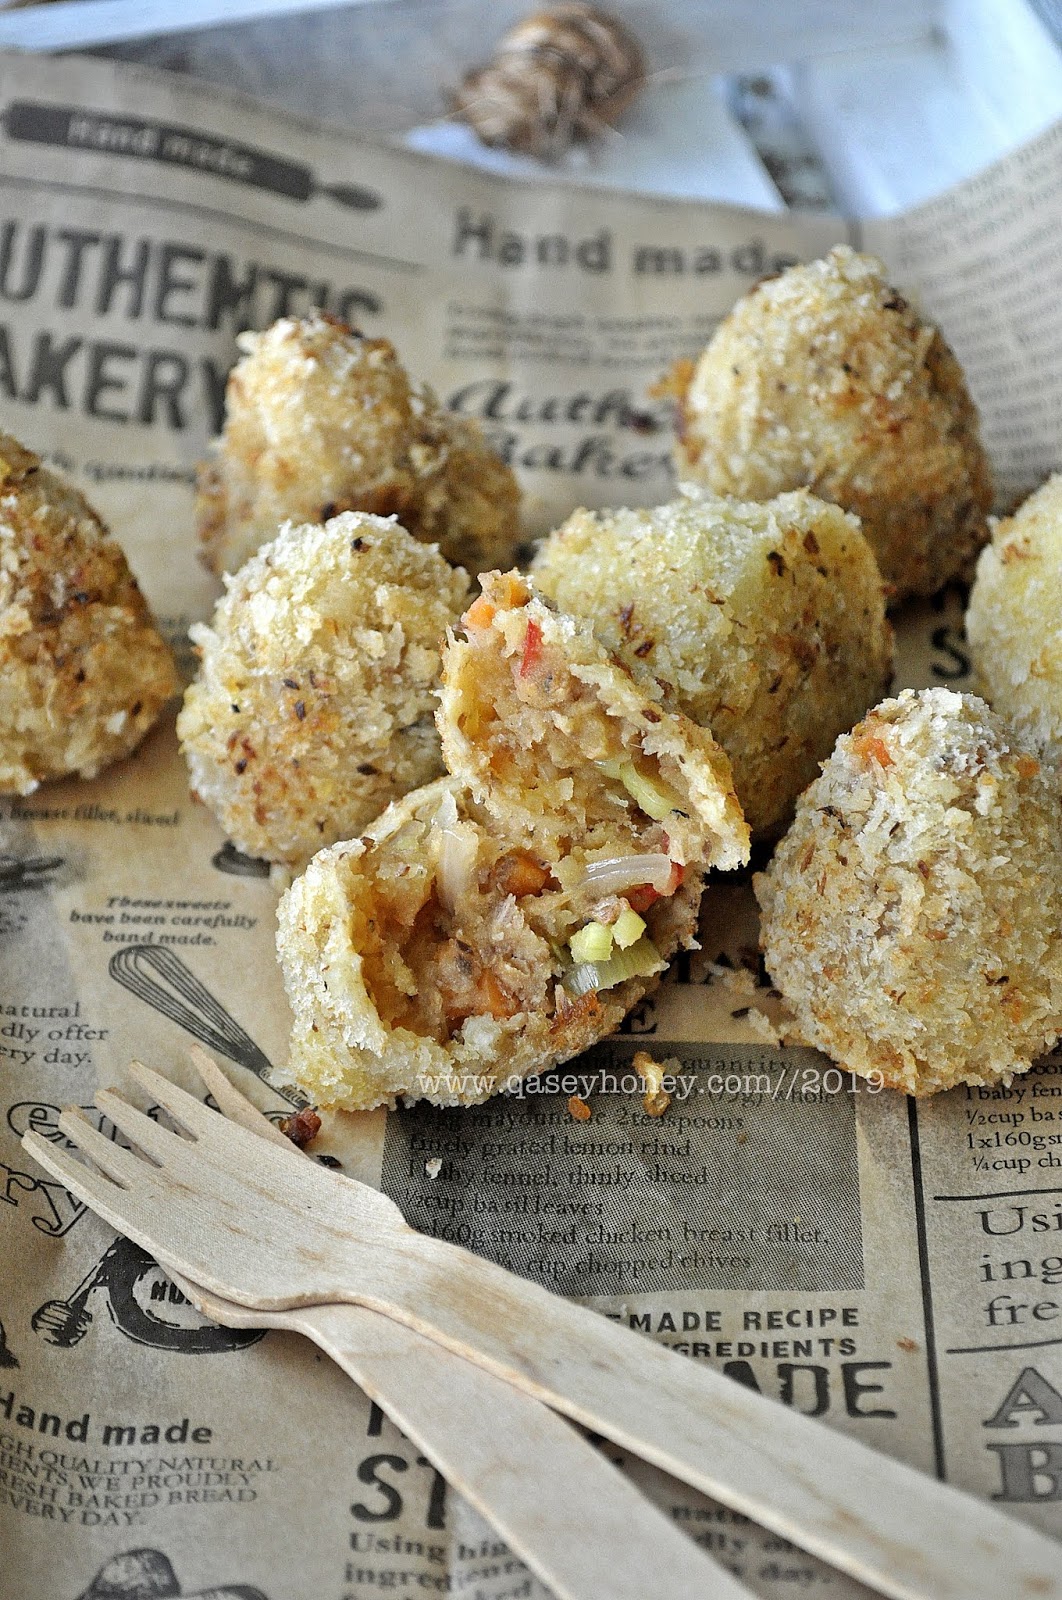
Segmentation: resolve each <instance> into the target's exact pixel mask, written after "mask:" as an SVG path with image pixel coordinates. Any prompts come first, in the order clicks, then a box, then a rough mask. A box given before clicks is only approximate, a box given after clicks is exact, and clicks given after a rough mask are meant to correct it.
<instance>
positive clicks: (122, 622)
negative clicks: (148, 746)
mask: <svg viewBox="0 0 1062 1600" xmlns="http://www.w3.org/2000/svg"><path fill="white" fill-rule="evenodd" d="M177 688H178V683H177V674H176V671H175V669H174V665H173V658H172V656H171V655H170V652H169V650H168V648H167V646H166V644H165V642H164V640H163V639H162V637H161V635H160V634H159V632H158V630H157V629H156V627H155V625H154V622H153V620H152V617H151V612H150V611H149V610H148V606H147V603H146V601H145V600H144V597H143V595H142V594H141V593H140V590H139V588H138V587H137V583H136V579H135V578H134V577H133V575H132V573H131V572H130V570H129V564H128V562H127V561H126V559H125V555H124V553H123V551H122V549H121V546H120V545H119V544H118V542H117V540H116V539H114V538H112V536H111V535H110V534H109V533H108V531H107V529H106V527H105V526H104V524H103V523H102V522H101V520H100V518H99V517H98V516H97V515H96V513H95V511H93V509H92V507H91V506H90V505H89V503H88V501H87V500H85V498H84V496H83V495H81V494H79V493H78V492H77V490H76V489H73V488H71V486H70V485H69V484H66V483H64V482H63V481H62V479H60V478H58V477H56V476H55V474H54V473H52V472H49V471H48V470H47V469H46V468H45V467H42V466H41V463H40V460H39V458H38V457H37V456H35V455H34V454H33V452H32V451H31V450H27V449H25V448H24V447H23V446H22V445H20V444H19V443H18V442H17V440H15V439H12V438H11V437H10V436H9V435H6V434H0V793H4V794H12V793H13V794H29V793H30V792H31V790H33V789H35V788H36V787H37V785H38V784H39V783H41V782H43V781H44V780H46V779H48V778H60V777H65V776H68V775H69V774H71V773H77V774H79V775H80V776H81V777H83V778H93V777H95V776H96V774H97V773H98V772H100V771H101V770H102V769H103V768H104V767H106V766H109V765H110V764H111V763H112V762H114V761H117V760H119V758H120V757H122V756H125V755H128V754H129V752H130V751H131V750H134V749H135V748H136V746H137V745H138V744H139V743H140V741H141V739H143V737H144V735H145V734H146V733H147V732H148V730H149V729H150V728H151V727H152V726H153V725H154V723H155V721H156V720H157V718H158V716H159V713H160V712H161V710H162V708H163V706H164V705H165V704H166V701H167V700H168V699H169V698H170V696H171V695H173V694H175V693H176V692H177Z"/></svg>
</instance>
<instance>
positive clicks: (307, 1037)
mask: <svg viewBox="0 0 1062 1600" xmlns="http://www.w3.org/2000/svg"><path fill="white" fill-rule="evenodd" d="M465 632H466V637H465V638H464V639H456V638H451V641H450V643H449V644H448V646H447V650H446V652H445V656H444V672H443V679H444V688H443V695H442V703H441V706H440V711H439V726H440V730H441V732H442V737H443V747H444V752H445V753H446V754H447V758H448V760H449V761H450V763H451V765H452V767H453V768H454V775H453V776H451V777H449V778H447V779H444V780H441V781H440V782H438V783H436V784H432V785H430V786H428V787H427V788H425V789H422V790H419V791H418V792H417V793H415V794H411V795H408V796H407V797H406V798H405V799H404V800H401V801H398V802H397V803H396V804H395V805H393V806H391V808H390V809H389V810H388V811H387V812H386V813H385V814H384V816H382V817H381V818H379V820H378V821H377V822H376V823H374V824H373V825H372V827H370V828H369V829H368V830H367V831H366V833H365V835H364V836H363V837H362V838H361V839H357V840H354V841H352V842H350V843H347V844H340V845H336V846H335V847H333V848H332V849H330V850H326V851H322V852H321V853H320V854H319V855H318V856H316V857H315V858H314V859H313V861H311V863H310V865H309V867H308V868H307V870H306V872H305V873H304V874H303V876H302V877H301V878H299V879H297V880H296V882H295V883H294V884H293V886H292V888H291V889H290V890H289V892H288V894H287V895H286V896H285V898H284V900H283V901H282V902H281V907H280V912H279V935H278V941H277V945H278V951H279V954H280V962H281V968H282V971H283V973H284V979H285V984H286V986H287V990H288V995H289V998H290V1000H291V1005H292V1010H293V1013H294V1027H293V1032H292V1045H291V1057H290V1060H291V1066H292V1070H293V1072H294V1073H295V1075H296V1077H297V1078H298V1080H299V1082H300V1083H302V1084H303V1086H304V1087H305V1088H306V1089H307V1091H308V1092H309V1093H310V1094H311V1095H312V1096H313V1098H314V1099H315V1100H317V1101H319V1102H321V1103H323V1104H331V1105H338V1106H342V1107H345V1108H347V1109H361V1108H365V1107H368V1106H372V1105H378V1104H384V1103H386V1104H392V1105H393V1104H394V1103H395V1101H396V1099H397V1098H398V1097H400V1096H403V1097H405V1098H407V1099H411V1100H413V1099H418V1098H421V1097H426V1098H428V1099H431V1100H433V1101H435V1102H436V1103H437V1104H440V1105H471V1104H475V1103H476V1102H478V1101H480V1100H483V1099H486V1098H487V1097H488V1096H489V1095H490V1094H493V1093H495V1092H497V1090H498V1089H499V1088H501V1087H503V1086H504V1084H505V1083H506V1082H508V1081H516V1080H518V1079H520V1078H522V1077H524V1076H526V1075H527V1074H528V1073H531V1072H538V1071H543V1070H545V1069H546V1068H548V1067H549V1066H551V1065H553V1064H554V1063H556V1062H558V1061H562V1060H567V1059H568V1058H569V1057H570V1056H572V1055H574V1054H577V1053H578V1052H579V1051H580V1050H584V1049H586V1048H587V1047H588V1046H589V1045H590V1044H592V1043H594V1042H595V1041H596V1040H598V1039H600V1038H602V1037H604V1036H605V1035H606V1034H607V1033H609V1032H611V1031H612V1030H613V1029H614V1028H615V1027H616V1026H617V1025H618V1024H619V1022H620V1021H621V1020H622V1018H623V1016H624V1015H625V1014H626V1012H627V1011H628V1010H629V1009H630V1007H631V1006H632V1005H634V1004H635V1003H636V1002H637V1001H638V1000H639V999H640V998H641V997H642V996H643V995H644V994H645V993H646V992H647V991H648V990H649V989H650V988H652V987H653V986H654V984H655V982H656V979H657V976H658V974H659V972H660V971H661V970H662V969H663V967H664V964H665V963H666V961H667V959H668V958H669V957H670V956H671V955H672V954H674V952H675V951H676V950H677V949H678V948H679V947H680V946H681V945H685V944H689V943H690V942H691V941H692V939H693V937H694V933H695V929H696V919H697V910H698V906H699V903H700V898H701V887H702V881H703V875H704V872H705V870H706V869H707V868H708V867H709V866H712V865H718V866H724V867H725V866H733V865H737V864H738V863H739V862H742V861H744V860H746V859H747V857H748V830H747V828H746V826H745V824H744V821H743V819H742V817H741V812H740V809H739V807H738V804H737V800H736V798H735V796H734V793H733V788H732V786H731V783H730V778H729V767H728V763H727V760H726V757H725V755H724V754H723V753H722V751H720V750H719V748H718V746H716V745H715V743H714V741H713V740H712V739H711V737H710V736H709V735H708V734H706V733H705V732H703V731H702V730H701V729H698V728H696V727H695V726H694V725H693V724H692V723H690V722H689V721H688V720H687V719H686V718H684V717H681V716H679V715H677V714H675V713H673V712H669V711H667V710H666V709H664V708H663V706H662V705H661V704H660V703H659V701H658V700H656V699H654V698H653V697H652V696H650V695H649V694H647V693H646V692H645V691H644V690H642V689H640V688H639V687H638V686H636V685H635V683H634V682H633V680H632V679H631V677H630V675H629V674H628V673H627V672H626V671H625V670H624V669H623V668H622V667H618V666H616V665H614V664H613V663H612V662H611V661H610V660H609V658H608V656H607V655H606V653H605V652H604V650H603V649H602V648H601V646H600V645H598V644H597V643H596V641H595V640H594V638H593V635H592V633H591V632H590V629H589V627H588V626H587V625H585V624H578V623H576V622H574V621H573V620H572V619H571V618H568V617H563V616H559V615H557V614H556V613H554V612H552V611H551V610H550V609H549V608H548V607H547V606H546V605H544V604H543V603H542V601H541V600H540V599H539V598H537V597H535V596H533V595H532V594H531V593H530V592H529V590H528V588H527V586H526V584H525V582H524V580H523V579H521V578H520V576H519V574H516V573H509V574H506V575H504V577H503V576H502V575H500V574H490V575H488V577H487V578H486V579H485V580H484V592H483V595H482V596H481V597H480V598H479V599H477V600H476V601H475V602H474V604H473V606H472V607H471V608H470V610H469V612H468V614H467V616H466V618H465ZM598 762H604V763H607V764H608V765H609V767H610V768H611V769H612V770H611V771H606V770H604V769H603V767H602V766H599V765H598V764H597V763H598ZM626 763H636V764H637V768H638V773H639V775H640V776H641V777H642V778H644V780H645V781H647V782H648V783H650V784H651V785H653V786H654V787H653V788H652V790H651V792H650V793H649V794H648V796H647V797H648V799H649V803H650V804H654V800H655V799H657V798H659V797H660V796H661V795H662V796H663V798H664V802H665V804H664V806H661V807H655V806H654V809H660V810H661V811H663V812H665V814H663V815H661V816H657V817H655V818H654V817H653V816H650V815H649V814H647V813H646V812H645V811H643V810H642V809H641V807H640V805H639V804H638V803H637V802H636V801H635V799H634V797H633V795H632V793H631V791H630V789H629V788H628V787H627V786H625V783H624V782H623V781H622V780H621V779H620V778H619V777H616V776H613V775H612V772H613V771H619V770H623V771H625V772H628V773H629V771H630V768H629V766H628V765H626ZM634 781H635V785H636V787H637V782H638V779H637V778H636V779H635V780H634ZM645 855H649V856H652V857H653V859H654V860H659V859H660V858H661V857H663V858H664V861H665V868H666V864H667V861H668V859H670V861H671V863H672V866H671V868H670V876H669V878H668V881H667V882H666V884H665V883H663V882H662V881H661V884H660V891H659V892H656V891H655V890H654V889H650V888H649V887H648V885H647V884H642V883H640V884H639V885H638V886H637V887H638V888H640V890H641V891H642V893H641V894H640V895H639V897H638V905H639V906H640V907H641V913H640V914H641V916H642V918H643V920H644V922H645V925H646V934H645V937H647V938H648V939H651V940H652V944H653V946H655V951H654V950H652V949H649V952H648V954H649V960H648V962H647V964H646V965H645V967H644V969H643V970H639V971H637V972H632V973H631V974H630V975H629V976H626V975H625V976H624V977H623V979H622V981H620V982H617V983H616V984H614V985H612V986H605V987H601V988H599V989H598V990H597V991H596V992H588V993H580V992H579V990H578V987H577V986H576V985H575V983H574V978H573V973H574V972H575V969H576V966H577V963H576V960H575V957H574V956H573V955H572V954H571V953H570V951H569V949H568V946H569V943H570V940H571V938H572V936H573V935H574V934H575V933H577V932H579V931H580V930H581V929H583V928H584V927H585V925H586V924H587V923H588V922H589V921H600V920H601V919H605V920H608V919H610V918H612V919H614V918H615V917H616V916H618V915H619V914H620V912H621V911H622V910H623V909H626V908H627V907H628V901H627V899H626V898H623V897H622V896H620V895H619V894H618V893H617V892H614V891H613V892H610V893H605V891H603V890H602V889H601V888H600V887H598V886H597V885H596V884H595V881H594V871H593V869H594V868H595V866H597V867H599V866H600V864H601V863H603V862H606V861H608V862H613V861H615V860H616V859H618V858H625V859H626V858H629V857H631V856H645ZM635 888H636V886H635V885H634V884H632V885H631V894H632V896H633V894H634V891H635ZM646 890H648V892H645V891H646Z"/></svg>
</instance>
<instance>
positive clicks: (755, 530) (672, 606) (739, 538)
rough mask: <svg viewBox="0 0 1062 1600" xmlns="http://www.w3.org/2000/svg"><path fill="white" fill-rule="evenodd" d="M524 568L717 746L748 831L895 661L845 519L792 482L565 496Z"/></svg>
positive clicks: (873, 583)
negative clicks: (642, 499) (666, 493)
mask: <svg viewBox="0 0 1062 1600" xmlns="http://www.w3.org/2000/svg"><path fill="white" fill-rule="evenodd" d="M533 572H534V576H535V580H536V582H537V583H538V584H539V586H540V587H541V588H542V590H543V592H544V593H545V594H547V595H548V596H549V597H550V598H551V599H552V600H554V601H555V602H556V604H557V605H559V606H560V607H561V608H562V610H564V611H570V612H572V613H574V614H575V615H577V616H582V617H587V618H589V620H590V621H591V622H592V624H593V626H594V629H595V631H596V633H597V635H598V637H599V638H600V639H601V640H602V641H603V643H605V644H606V645H607V646H608V648H609V649H610V650H612V651H614V652H615V653H616V654H617V655H618V656H619V658H620V659H621V660H622V661H624V662H625V663H626V665H627V666H629V667H630V668H631V670H632V671H633V672H634V673H635V674H636V675H640V674H643V673H649V674H651V675H653V676H654V677H656V678H657V679H659V680H660V681H661V682H663V683H665V684H667V685H669V686H670V687H671V689H672V691H673V693H674V697H675V703H676V704H677V705H678V707H679V708H680V710H682V711H684V712H685V713H686V715H687V716H688V717H690V718H692V720H693V721H694V722H696V723H698V724H699V725H700V726H701V727H702V728H709V729H710V730H711V732H712V733H713V734H714V736H715V738H716V739H717V740H718V741H719V743H720V744H721V745H722V747H723V749H724V750H725V751H726V753H727V755H728V756H729V757H730V764H731V766H732V768H733V773H734V787H735V788H736V790H737V793H738V798H739V800H740V801H741V805H742V808H743V810H744V812H745V817H746V820H747V821H748V823H749V826H750V827H751V828H752V830H753V832H754V833H756V834H770V833H772V832H776V831H777V830H778V828H779V827H781V826H783V825H784V824H785V823H786V822H787V821H788V820H789V818H790V817H791V816H792V813H793V806H794V803H795V801H796V797H797V795H798V794H799V793H800V791H801V790H802V789H803V788H805V787H806V785H807V784H809V783H810V782H811V780H812V779H813V778H814V777H815V776H816V774H817V772H818V764H819V762H820V761H822V760H824V759H825V757H826V756H827V755H828V754H829V753H830V751H831V749H832V748H833V743H834V740H835V739H836V737H837V735H838V734H839V733H845V732H847V731H848V729H849V728H851V727H852V725H853V724H854V723H855V722H857V721H858V720H859V718H860V717H861V716H862V715H863V713H864V711H866V709H867V707H868V706H870V705H873V703H874V702H875V701H876V700H878V699H880V697H881V695H882V694H883V693H884V692H885V690H886V689H887V687H888V684H889V677H890V674H891V670H892V631H891V629H890V627H889V624H888V622H887V621H886V619H885V599H884V593H883V589H882V583H881V576H880V573H879V572H878V568H877V564H876V562H875V560H874V557H873V554H872V553H871V550H870V547H869V545H868V544H867V541H866V540H865V539H864V537H863V535H862V533H861V532H860V529H859V524H858V523H857V521H856V519H855V518H854V517H851V516H847V515H845V513H844V512H842V511H840V510H838V508H837V507H836V506H832V505H826V504H825V503H824V502H823V501H821V500H817V499H816V498H815V497H814V495H811V494H808V493H807V492H806V491H803V490H798V491H797V492H795V493H793V494H786V495H780V496H778V498H777V499H774V500H770V501H767V502H766V503H765V504H762V505H761V504H755V503H752V502H742V501H737V500H729V499H726V498H722V497H717V496H715V495H711V494H708V493H702V494H697V493H695V492H693V491H690V492H689V493H688V494H686V495H685V496H684V497H683V498H681V499H679V500H675V501H672V502H671V504H669V505H664V506H656V507H654V508H653V509H652V510H647V511H628V510H618V511H599V512H591V511H576V512H575V513H574V514H573V515H572V516H571V517H569V519H568V521H567V522H566V523H565V524H564V526H563V527H562V528H559V529H558V530H557V532H556V533H553V534H551V535H550V536H549V538H548V539H547V540H545V542H544V543H543V544H542V546H541V548H540V549H539V552H538V555H537V557H536V559H535V562H534V567H533Z"/></svg>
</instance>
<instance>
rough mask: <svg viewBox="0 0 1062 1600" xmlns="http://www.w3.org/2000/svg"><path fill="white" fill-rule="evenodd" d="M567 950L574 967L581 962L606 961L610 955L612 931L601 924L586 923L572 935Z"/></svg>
mask: <svg viewBox="0 0 1062 1600" xmlns="http://www.w3.org/2000/svg"><path fill="white" fill-rule="evenodd" d="M569 948H570V949H571V952H572V960H573V961H574V962H575V963H576V965H578V964H579V963H580V962H583V961H607V960H608V958H609V956H610V955H611V954H612V929H611V928H608V927H606V926H605V924H604V923H603V922H588V923H587V924H586V926H585V927H582V928H580V929H579V931H578V933H573V934H572V937H571V943H570V947H569Z"/></svg>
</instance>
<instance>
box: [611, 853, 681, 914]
mask: <svg viewBox="0 0 1062 1600" xmlns="http://www.w3.org/2000/svg"><path fill="white" fill-rule="evenodd" d="M685 876H686V869H685V867H684V866H682V865H681V863H680V862H678V861H673V862H672V863H671V873H670V875H669V877H668V880H667V882H666V883H665V884H664V887H663V888H662V889H654V888H653V886H652V884H651V883H640V884H639V885H638V887H637V888H636V889H628V890H627V893H626V894H625V895H624V899H625V900H626V902H627V904H628V905H629V906H630V908H631V910H632V911H637V913H638V915H639V916H641V915H642V913H643V912H644V911H648V910H649V907H650V906H652V905H655V904H656V902H657V901H658V900H667V899H669V898H670V896H671V895H673V894H674V893H675V891H676V890H677V889H679V888H680V887H681V885H682V880H683V879H684V878H685Z"/></svg>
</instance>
